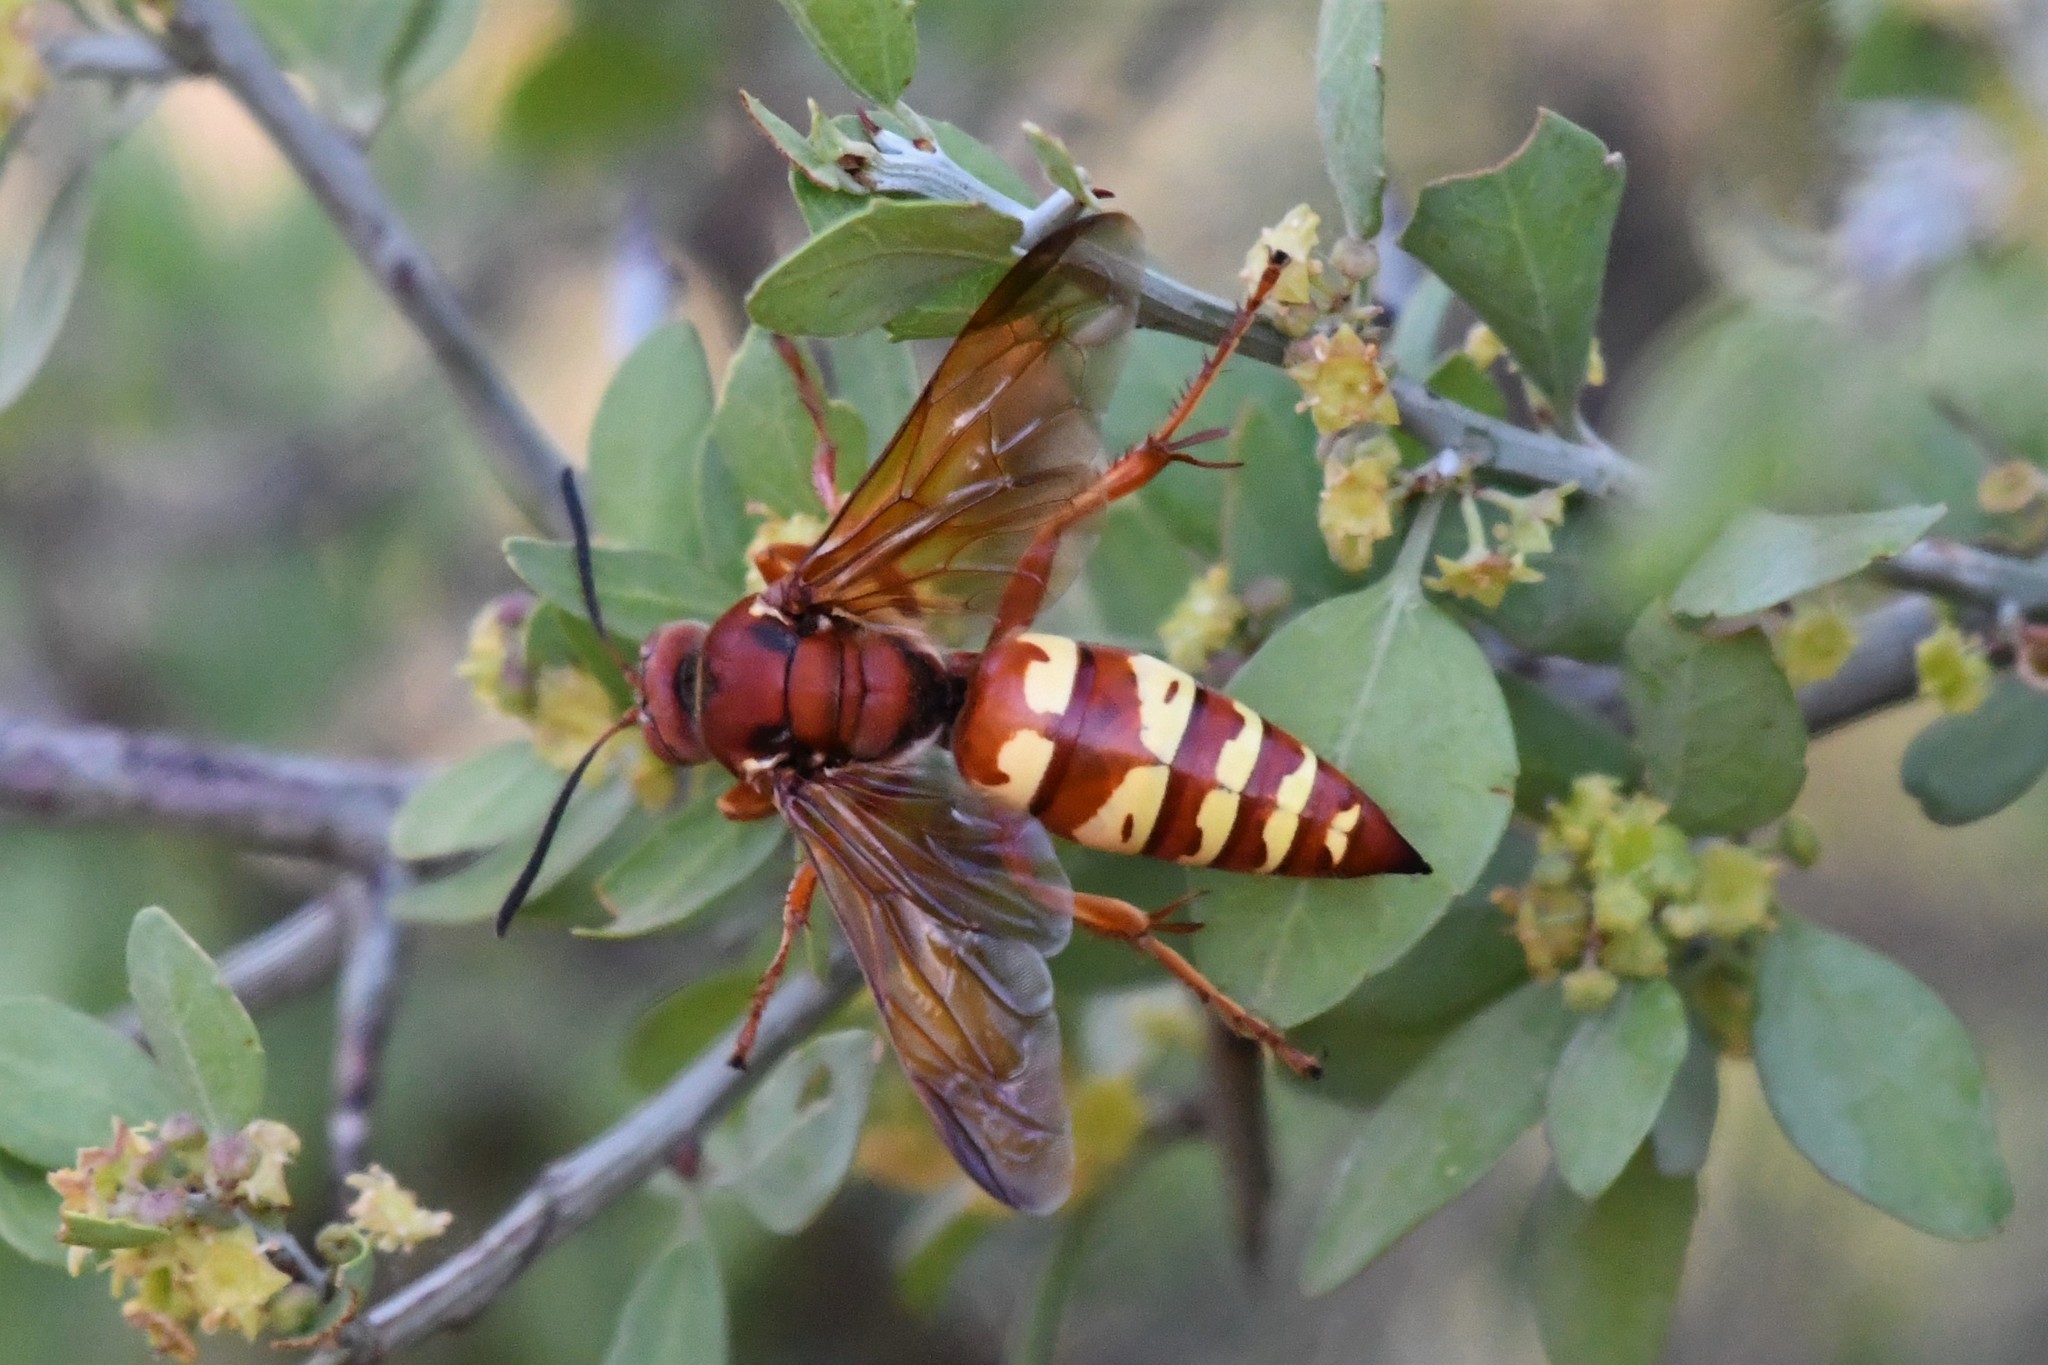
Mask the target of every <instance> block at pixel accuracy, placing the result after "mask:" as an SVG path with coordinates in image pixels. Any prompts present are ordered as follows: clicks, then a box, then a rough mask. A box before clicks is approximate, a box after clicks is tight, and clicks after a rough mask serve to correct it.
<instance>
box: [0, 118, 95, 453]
mask: <svg viewBox="0 0 2048 1365" xmlns="http://www.w3.org/2000/svg"><path fill="white" fill-rule="evenodd" d="M98 165H99V156H98V155H97V153H94V154H91V155H88V156H85V157H83V158H82V159H81V160H80V161H79V162H78V163H77V164H75V165H74V166H72V167H71V168H70V171H69V173H68V174H67V175H66V176H65V177H64V180H63V182H62V183H61V184H60V185H58V187H57V192H56V194H55V195H54V196H52V197H51V199H50V203H49V207H48V209H47V210H46V211H45V213H44V215H43V221H42V225H41V226H40V227H39V228H38V229H37V230H36V235H35V240H34V241H33V242H32V243H30V245H29V249H28V257H27V259H26V260H25V261H24V262H23V264H22V267H21V274H20V275H19V277H18V282H17V283H16V285H15V289H14V297H13V298H12V299H10V300H8V302H7V307H6V310H5V312H4V314H0V412H4V411H6V410H7V409H8V408H9V407H10V406H12V405H13V403H14V400H15V399H17V398H19V397H21V395H22V393H23V391H24V390H26V389H27V388H28V386H29V384H30V383H32V382H33V381H34V380H35V377H36V374H37V372H38V371H40V370H41V369H42V368H43V362H44V361H46V360H48V359H49V358H50V349H51V347H53V346H55V345H56V344H57V334H58V333H59V332H60V331H62V330H63V327H64V319H65V316H66V315H67V314H69V313H70V311H71V297H72V295H73V294H75V293H76V292H77V291H78V277H79V273H80V271H82V270H83V269H84V267H85V240H86V229H87V228H89V227H91V226H92V208H93V172H94V171H95V169H97V167H98Z"/></svg>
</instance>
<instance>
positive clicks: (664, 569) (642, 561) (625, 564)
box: [505, 536, 733, 676]
mask: <svg viewBox="0 0 2048 1365" xmlns="http://www.w3.org/2000/svg"><path fill="white" fill-rule="evenodd" d="M505 559H506V561H507V562H508V563H510V564H511V565H512V572H514V573H516V574H518V575H519V576H520V578H522V579H524V580H525V582H526V586H528V587H529V588H532V589H533V590H534V591H535V592H537V593H539V594H540V595H541V596H542V597H545V598H546V599H547V600H548V601H550V602H552V603H554V604H555V605H556V606H558V607H560V608H561V609H562V610H563V611H565V612H568V613H569V614H570V615H571V616H574V617H576V618H578V619H583V618H584V610H583V588H582V585H581V584H580V583H579V582H578V581H577V577H576V551H575V548H574V547H573V546H571V545H568V544H566V543H564V542H562V541H558V540H530V539H528V538H527V537H525V536H513V537H511V538H510V539H508V540H507V541H506V542H505ZM590 573H591V577H592V579H593V580H594V581H595V582H596V584H597V605H598V608H599V609H600V610H601V611H603V612H604V623H605V627H606V628H607V629H609V630H613V631H616V632H618V633H619V634H621V635H625V636H629V637H631V638H633V639H636V640H638V639H644V638H645V637H647V636H649V635H651V634H653V633H654V632H655V631H656V630H658V629H660V628H661V627H662V626H665V625H667V624H668V623H669V622H671V621H686V620H687V621H715V620H717V619H718V618H719V616H721V615H722V614H723V613H724V612H725V609H726V608H727V607H730V606H731V605H732V603H733V597H732V593H731V591H730V590H729V589H728V588H727V587H726V585H725V584H723V583H721V582H719V581H718V580H717V579H716V578H714V577H713V576H712V575H711V574H710V573H709V572H708V571H706V570H705V569H702V568H699V567H698V566H697V565H695V564H692V563H691V562H690V561H689V560H687V559H683V558H680V557H679V556H676V555H671V554H663V553H662V552H661V551H659V550H614V549H610V548H607V547H605V546H602V545H600V546H595V547H593V548H592V550H591V552H590ZM617 672H618V666H617V665H616V664H614V663H611V662H610V661H609V660H607V661H606V663H605V666H604V668H603V669H602V671H601V672H600V674H599V676H604V675H607V674H615V673H617Z"/></svg>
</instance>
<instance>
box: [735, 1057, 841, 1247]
mask: <svg viewBox="0 0 2048 1365" xmlns="http://www.w3.org/2000/svg"><path fill="white" fill-rule="evenodd" d="M880 1048H881V1044H880V1043H879V1042H878V1041H877V1039H876V1038H875V1035H874V1034H872V1033H870V1032H869V1031H868V1030H866V1029H847V1030H844V1031H842V1032H839V1033H828V1034H826V1035H824V1036H823V1037H820V1038H813V1039H812V1040H811V1041H810V1042H808V1043H805V1044H804V1045H803V1046H802V1047H800V1048H798V1049H797V1050H796V1051H795V1052H792V1053H791V1054H790V1055H789V1056H787V1057H785V1058H783V1059H782V1061H781V1062H779V1063H777V1064H776V1067H775V1069H774V1070H773V1071H771V1072H769V1073H768V1076H767V1079H765V1080H763V1081H762V1082H761V1085H760V1087H759V1088H758V1089H757V1090H756V1091H755V1092H754V1095H753V1098H751V1099H749V1100H748V1101H747V1106H746V1108H745V1109H744V1110H743V1111H742V1112H741V1113H740V1115H739V1116H738V1118H737V1119H735V1120H734V1121H733V1122H731V1123H728V1124H727V1125H725V1126H724V1127H721V1128H720V1129H718V1130H717V1131H716V1132H715V1133H713V1134H712V1141H711V1142H709V1143H708V1144H707V1145H706V1149H705V1155H707V1156H708V1157H710V1158H711V1160H712V1163H713V1166H714V1168H715V1169H716V1170H717V1171H718V1172H719V1176H720V1178H721V1179H722V1180H725V1181H728V1182H730V1183H731V1184H732V1185H733V1186H734V1187H735V1188H736V1189H737V1190H738V1192H739V1196H740V1199H741V1201H742V1202H743V1203H745V1204H746V1206H747V1209H748V1210H749V1211H750V1212H751V1213H752V1214H753V1215H754V1217H755V1218H756V1219H758V1220H759V1221H760V1223H761V1226H763V1227H765V1228H767V1229H768V1230H769V1231H770V1232H778V1233H782V1234H783V1235H785V1236H787V1235H788V1234H790V1233H793V1232H797V1231H799V1230H801V1229H802V1228H804V1227H805V1226H807V1225H808V1224H809V1223H810V1221H811V1220H812V1219H813V1218H815V1217H817V1216H818V1212H819V1210H821V1209H823V1208H824V1207H825V1205H826V1203H827V1202H828V1201H829V1200H830V1199H831V1198H832V1196H833V1194H835V1193H836V1192H837V1191H838V1189H839V1186H840V1183H841V1182H842V1181H844V1180H845V1179H846V1172H847V1170H848V1169H849V1168H850V1167H851V1166H852V1165H853V1153H854V1148H855V1147H856V1146H857V1145H858V1144H859V1142H860V1125H861V1121H862V1120H863V1119H864V1118H866V1117H867V1111H868V1090H869V1087H870V1086H871V1084H872V1083H873V1081H874V1075H875V1062H876V1060H877V1057H878V1054H879V1052H880ZM821 1087H822V1088H821Z"/></svg>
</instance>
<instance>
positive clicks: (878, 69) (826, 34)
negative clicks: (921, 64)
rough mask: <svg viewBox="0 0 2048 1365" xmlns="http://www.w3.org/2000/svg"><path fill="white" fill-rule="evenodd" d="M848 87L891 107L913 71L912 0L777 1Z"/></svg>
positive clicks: (915, 46) (915, 34)
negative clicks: (780, 2)
mask: <svg viewBox="0 0 2048 1365" xmlns="http://www.w3.org/2000/svg"><path fill="white" fill-rule="evenodd" d="M782 7H783V8H784V9H785V10H788V11H789V17H790V18H791V19H793V20H795V21H796V26H797V31H798V32H800V33H802V34H803V35H804V41H805V42H807V43H809V44H810V45H811V48H812V50H814V51H815V52H816V53H817V54H818V55H819V56H820V57H823V58H824V59H825V65H827V66H829V67H831V68H832V70H833V71H834V72H836V73H837V74H838V76H839V79H840V80H842V81H845V82H846V86H847V89H849V90H851V91H853V93H854V94H856V95H859V96H860V97H861V98H862V99H867V100H872V101H874V102H875V103H876V104H879V105H881V106H882V107H883V108H884V109H888V108H891V107H893V106H894V105H895V103H896V101H897V100H898V99H899V98H901V97H902V94H903V92H904V90H905V89H907V88H908V87H909V85H910V77H911V75H912V74H913V73H914V72H915V71H916V70H917V25H916V24H915V23H914V22H913V21H912V15H913V14H914V13H915V12H916V9H917V0H782Z"/></svg>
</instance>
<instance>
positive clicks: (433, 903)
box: [391, 781, 634, 924]
mask: <svg viewBox="0 0 2048 1365" xmlns="http://www.w3.org/2000/svg"><path fill="white" fill-rule="evenodd" d="M633 808H634V802H633V793H632V790H631V789H630V788H629V787H627V785H626V784H625V783H623V782H618V781H609V782H600V783H597V784H595V785H586V786H585V787H583V788H582V789H581V790H580V791H578V792H577V793H576V795H575V797H574V798H573V799H571V801H570V802H569V810H568V813H567V814H566V815H564V816H563V817H562V824H561V828H560V829H558V830H556V831H555V842H554V843H553V844H552V845H551V846H550V847H549V849H548V856H547V861H546V862H544V863H542V864H541V870H540V876H539V877H538V878H536V879H535V880H534V883H533V887H532V889H531V890H530V891H529V892H528V893H527V899H528V900H538V899H540V898H541V897H542V896H545V895H546V894H547V893H548V892H549V891H551V890H553V889H554V888H555V887H557V886H559V885H560V884H561V882H562V879H563V878H565V877H567V876H568V875H569V874H570V873H571V872H573V871H575V869H576V866H577V864H579V863H581V862H582V861H583V860H584V859H585V858H587V857H589V856H590V855H591V854H592V853H594V852H596V851H597V848H598V845H600V844H602V843H603V842H604V841H605V840H606V839H607V838H609V837H610V836H611V833H612V831H613V830H615V829H617V828H618V827H619V824H620V822H621V821H623V820H624V819H625V818H626V816H627V815H628V814H630V813H631V812H632V810H633ZM539 832H540V831H539V829H538V827H537V826H536V827H535V828H533V829H531V830H527V831H523V832H522V833H523V834H524V836H525V837H520V838H513V839H509V840H507V841H506V842H505V843H504V844H503V845H501V846H500V847H498V848H497V849H495V850H493V851H492V852H490V853H486V854H485V855H484V856H483V857H481V858H478V859H477V860H476V861H475V862H473V863H471V864H470V865H469V866H467V867H465V868H463V869H462V870H461V871H459V872H452V873H450V874H449V875H447V876H445V877H437V878H435V879H434V880H433V881H426V882H419V883H416V884H415V885H412V886H409V887H407V888H406V889H405V890H403V891H401V892H399V893H398V895H397V896H395V897H393V899H392V902H391V913H392V915H393V917H394V918H397V919H401V920H406V921H408V922H410V923H414V924H474V923H476V922H478V921H480V920H487V919H489V918H490V917H491V916H493V915H495V914H497V913H498V907H499V906H501V905H503V904H504V902H505V896H506V893H507V892H509V891H511V889H512V883H513V881H514V880H515V879H516V878H517V877H518V876H519V869H520V868H522V867H524V866H525V865H526V860H527V858H528V857H530V856H531V855H532V853H533V841H534V838H535V837H537V836H538V835H539Z"/></svg>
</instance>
